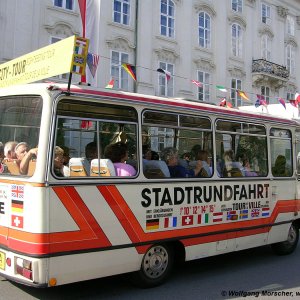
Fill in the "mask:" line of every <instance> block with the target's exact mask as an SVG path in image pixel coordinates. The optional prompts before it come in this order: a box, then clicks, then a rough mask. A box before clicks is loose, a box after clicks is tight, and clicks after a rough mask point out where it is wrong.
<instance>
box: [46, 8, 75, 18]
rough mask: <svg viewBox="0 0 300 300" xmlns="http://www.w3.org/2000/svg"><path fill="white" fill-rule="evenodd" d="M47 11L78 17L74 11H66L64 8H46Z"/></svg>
mask: <svg viewBox="0 0 300 300" xmlns="http://www.w3.org/2000/svg"><path fill="white" fill-rule="evenodd" d="M47 9H49V10H54V11H58V12H61V13H64V14H68V15H73V16H75V17H78V16H79V13H77V12H75V11H74V10H70V9H66V8H62V7H57V6H47Z"/></svg>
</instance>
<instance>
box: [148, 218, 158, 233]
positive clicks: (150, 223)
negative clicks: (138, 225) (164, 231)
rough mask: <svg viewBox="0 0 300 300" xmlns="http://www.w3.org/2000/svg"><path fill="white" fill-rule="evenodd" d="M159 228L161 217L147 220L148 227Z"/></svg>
mask: <svg viewBox="0 0 300 300" xmlns="http://www.w3.org/2000/svg"><path fill="white" fill-rule="evenodd" d="M158 228H159V219H150V220H146V229H147V230H155V229H158Z"/></svg>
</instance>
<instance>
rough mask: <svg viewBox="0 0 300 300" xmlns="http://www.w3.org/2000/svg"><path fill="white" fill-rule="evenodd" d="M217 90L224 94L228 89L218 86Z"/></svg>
mask: <svg viewBox="0 0 300 300" xmlns="http://www.w3.org/2000/svg"><path fill="white" fill-rule="evenodd" d="M216 88H217V89H218V90H219V91H221V92H224V93H226V92H227V89H226V88H225V87H224V86H223V85H217V86H216Z"/></svg>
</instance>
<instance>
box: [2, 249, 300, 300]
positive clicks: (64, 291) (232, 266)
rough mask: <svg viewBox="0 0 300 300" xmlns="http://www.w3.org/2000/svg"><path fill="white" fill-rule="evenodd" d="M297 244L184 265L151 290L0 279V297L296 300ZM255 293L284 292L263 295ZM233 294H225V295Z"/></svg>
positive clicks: (101, 282)
mask: <svg viewBox="0 0 300 300" xmlns="http://www.w3.org/2000/svg"><path fill="white" fill-rule="evenodd" d="M299 258H300V245H299V246H298V248H297V249H296V251H295V252H294V253H293V254H291V255H288V256H281V257H280V256H276V255H274V254H273V252H272V251H271V249H270V248H269V247H262V248H257V249H250V250H246V251H241V252H237V253H230V254H225V255H220V256H216V257H212V258H207V259H202V260H197V261H192V262H188V263H185V264H184V265H182V266H180V267H177V268H176V269H175V270H174V272H173V274H172V277H171V278H170V280H169V281H168V282H167V283H166V284H164V285H162V286H160V287H157V288H153V289H147V290H143V289H139V288H136V287H134V286H132V285H131V284H130V282H129V281H128V280H127V278H126V276H114V277H110V278H103V279H97V280H91V281H87V282H82V283H75V284H70V285H65V286H59V287H55V288H49V289H34V288H30V287H25V286H21V285H18V284H15V283H11V282H9V281H7V280H5V279H4V278H2V277H0V299H1V300H2V299H5V300H11V299H22V300H27V299H51V300H52V299H64V300H66V299H72V300H74V299H89V300H90V299H139V300H140V299H142V300H143V299H149V300H150V299H151V300H153V299H172V300H174V299H201V300H202V299H214V300H215V299H223V300H224V299H237V298H240V299H257V298H255V296H254V295H253V296H252V297H250V296H249V297H247V298H244V297H243V294H242V293H243V292H248V293H250V292H251V293H253V292H255V291H260V293H259V298H262V299H265V300H267V299H270V300H271V299H289V298H290V299H300V296H297V295H296V292H299V295H300V259H299ZM261 291H269V292H271V291H279V292H280V293H287V292H290V293H292V294H293V297H287V296H286V294H283V295H279V296H278V295H274V294H273V295H271V294H270V293H269V294H268V295H265V296H263V295H262V292H261ZM231 292H233V293H234V295H233V296H230V295H229V293H231Z"/></svg>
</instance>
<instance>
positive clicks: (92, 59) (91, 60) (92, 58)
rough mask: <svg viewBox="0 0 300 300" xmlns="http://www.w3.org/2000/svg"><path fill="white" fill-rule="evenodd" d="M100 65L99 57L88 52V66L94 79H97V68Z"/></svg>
mask: <svg viewBox="0 0 300 300" xmlns="http://www.w3.org/2000/svg"><path fill="white" fill-rule="evenodd" d="M98 63H99V55H98V54H94V53H91V52H88V55H87V65H88V67H89V69H90V71H91V74H92V76H93V78H94V77H95V74H96V71H97V67H98Z"/></svg>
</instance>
